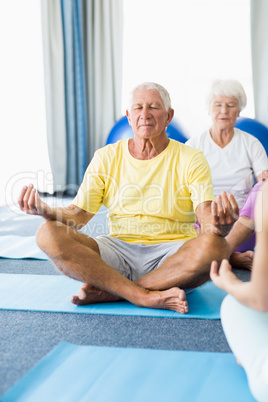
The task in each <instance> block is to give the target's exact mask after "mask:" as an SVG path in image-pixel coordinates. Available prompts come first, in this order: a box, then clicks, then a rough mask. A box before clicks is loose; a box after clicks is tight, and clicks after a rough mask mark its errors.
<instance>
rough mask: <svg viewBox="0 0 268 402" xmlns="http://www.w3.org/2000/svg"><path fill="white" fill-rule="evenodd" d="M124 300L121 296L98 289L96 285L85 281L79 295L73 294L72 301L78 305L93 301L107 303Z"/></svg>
mask: <svg viewBox="0 0 268 402" xmlns="http://www.w3.org/2000/svg"><path fill="white" fill-rule="evenodd" d="M118 300H122V299H121V298H120V297H119V296H114V295H112V294H110V293H108V292H105V291H104V290H101V289H97V288H95V287H94V286H91V285H88V284H87V283H84V284H83V285H82V287H81V289H80V290H79V292H78V295H77V296H72V298H71V302H72V303H74V304H76V305H77V306H83V305H85V304H92V303H105V302H112V301H118Z"/></svg>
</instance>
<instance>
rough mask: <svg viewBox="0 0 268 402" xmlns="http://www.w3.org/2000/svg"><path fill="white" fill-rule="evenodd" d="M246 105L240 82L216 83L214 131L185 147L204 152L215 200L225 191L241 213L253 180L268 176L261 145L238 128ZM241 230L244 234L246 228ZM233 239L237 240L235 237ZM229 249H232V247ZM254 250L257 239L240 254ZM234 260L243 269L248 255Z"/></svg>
mask: <svg viewBox="0 0 268 402" xmlns="http://www.w3.org/2000/svg"><path fill="white" fill-rule="evenodd" d="M246 103H247V98H246V94H245V91H244V89H243V87H242V85H241V84H240V83H239V82H238V81H235V80H216V81H214V82H213V83H212V86H211V90H210V93H209V95H208V98H207V108H208V112H209V115H210V117H211V120H212V125H211V128H210V129H209V130H206V131H205V132H204V133H203V134H201V135H200V136H197V137H193V138H191V139H189V140H188V141H187V143H186V144H187V145H190V146H192V147H194V148H197V149H200V150H201V151H203V153H204V155H205V157H206V158H207V160H208V162H209V165H210V168H211V173H212V182H213V188H214V193H215V196H217V195H220V194H221V192H222V191H227V192H228V191H230V192H231V193H232V194H233V195H234V196H235V198H236V200H237V203H238V206H239V208H240V209H241V208H242V207H243V204H244V202H245V200H246V197H247V195H248V193H249V192H250V190H251V189H252V186H253V184H254V177H255V179H256V180H257V182H260V181H262V180H265V178H266V177H267V176H268V170H267V169H268V160H267V155H266V152H265V149H264V147H263V146H262V144H261V143H260V141H259V140H258V139H257V138H255V137H254V136H253V135H251V134H248V133H246V132H244V131H241V130H239V129H238V128H235V122H236V119H237V117H238V116H239V114H240V112H241V110H242V109H243V108H244V107H245V106H246ZM253 207H254V206H253ZM242 226H243V225H242ZM237 227H239V229H241V227H240V226H239V225H236V228H237ZM234 229H235V227H234ZM234 229H233V230H234ZM244 229H245V233H242V235H241V233H240V238H241V242H242V243H243V241H245V240H246V239H247V238H248V236H249V233H250V230H248V227H246V226H245V228H244ZM235 230H236V229H235ZM241 230H242V232H243V228H242V229H241ZM231 232H232V231H231ZM251 233H252V232H251ZM230 234H231V233H230ZM230 237H231V239H235V236H233V234H232V235H231V236H230ZM240 244H241V243H240ZM230 245H231V249H232V246H233V244H231V243H230ZM253 248H254V237H252V239H251V241H250V242H247V243H246V244H243V245H242V247H240V248H239V251H241V252H245V251H246V250H250V249H253ZM232 251H234V250H233V249H232ZM234 257H235V258H236V259H237V260H238V264H237V266H239V265H240V262H239V261H240V260H241V262H242V266H243V261H244V258H247V257H248V253H246V255H243V256H240V255H236V256H234ZM241 258H242V259H241ZM250 265H251V264H250Z"/></svg>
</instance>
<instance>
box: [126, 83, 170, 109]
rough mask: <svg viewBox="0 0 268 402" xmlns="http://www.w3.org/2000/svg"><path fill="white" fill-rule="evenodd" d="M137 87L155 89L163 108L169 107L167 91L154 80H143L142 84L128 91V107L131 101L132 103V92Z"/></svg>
mask: <svg viewBox="0 0 268 402" xmlns="http://www.w3.org/2000/svg"><path fill="white" fill-rule="evenodd" d="M138 89H148V90H150V89H152V90H155V91H158V93H159V95H160V98H161V99H162V102H163V103H164V106H165V109H166V110H167V111H168V110H169V109H170V108H171V99H170V95H169V93H168V91H167V90H166V89H165V88H164V87H162V85H160V84H156V83H155V82H143V83H142V84H139V85H137V86H136V87H135V88H133V89H132V91H131V92H130V98H129V107H130V108H131V106H132V103H133V94H134V92H135V91H137V90H138Z"/></svg>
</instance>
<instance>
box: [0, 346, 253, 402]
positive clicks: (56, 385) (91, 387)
mask: <svg viewBox="0 0 268 402" xmlns="http://www.w3.org/2000/svg"><path fill="white" fill-rule="evenodd" d="M1 401H2V402H7V401H12V402H14V401H16V402H23V401H25V402H26V401H27V402H37V401H38V402H47V401H50V402H60V401H62V402H74V401H76V402H89V401H92V402H126V401H127V402H144V401H154V402H163V401H175V402H226V401H228V402H238V401H243V402H253V401H254V399H253V398H252V396H251V394H250V391H249V388H248V384H247V379H246V375H245V372H244V370H243V369H242V367H240V366H238V365H237V363H236V361H235V358H234V356H233V355H232V354H231V353H209V352H185V351H169V350H152V349H126V348H110V347H99V346H78V345H73V344H70V343H66V342H62V343H60V344H59V345H58V346H57V347H56V348H55V349H54V350H53V351H52V352H50V353H49V354H48V355H47V356H46V357H45V358H44V359H42V360H41V362H40V363H39V364H38V365H37V366H36V367H34V368H33V369H32V370H31V371H29V373H28V374H26V375H25V376H24V377H23V378H22V379H21V380H20V381H19V382H18V383H17V384H16V385H15V386H14V387H12V388H11V389H10V390H9V391H8V392H7V393H6V394H5V395H4V396H2V398H1Z"/></svg>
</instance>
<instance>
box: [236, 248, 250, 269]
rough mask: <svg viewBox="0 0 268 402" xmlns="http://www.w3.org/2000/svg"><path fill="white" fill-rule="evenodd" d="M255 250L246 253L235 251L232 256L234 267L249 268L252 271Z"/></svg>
mask: <svg viewBox="0 0 268 402" xmlns="http://www.w3.org/2000/svg"><path fill="white" fill-rule="evenodd" d="M253 257H254V252H253V251H252V250H248V251H245V252H244V253H238V252H236V253H233V254H232V255H231V257H230V264H231V265H232V267H234V268H240V269H248V270H249V271H251V268H252V261H253Z"/></svg>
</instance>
